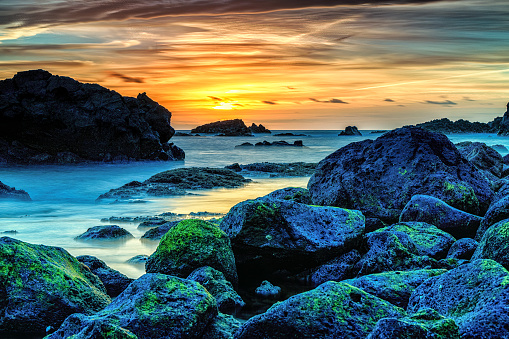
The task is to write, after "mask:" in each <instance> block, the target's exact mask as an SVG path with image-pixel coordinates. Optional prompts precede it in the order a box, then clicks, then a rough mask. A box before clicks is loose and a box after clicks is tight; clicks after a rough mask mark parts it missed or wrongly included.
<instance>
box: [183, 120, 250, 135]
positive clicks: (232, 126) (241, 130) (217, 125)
mask: <svg viewBox="0 0 509 339" xmlns="http://www.w3.org/2000/svg"><path fill="white" fill-rule="evenodd" d="M191 133H203V134H222V135H224V136H233V137H236V136H252V135H253V134H251V130H250V129H249V128H248V127H247V126H246V124H244V121H242V120H241V119H233V120H223V121H216V122H211V123H209V124H205V125H201V126H198V127H196V128H193V129H192V130H191Z"/></svg>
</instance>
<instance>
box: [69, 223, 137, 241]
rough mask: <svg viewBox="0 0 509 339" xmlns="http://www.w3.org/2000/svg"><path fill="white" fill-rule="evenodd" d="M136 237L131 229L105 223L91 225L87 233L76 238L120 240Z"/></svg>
mask: <svg viewBox="0 0 509 339" xmlns="http://www.w3.org/2000/svg"><path fill="white" fill-rule="evenodd" d="M131 238H134V237H133V235H132V234H131V233H129V231H127V230H125V229H123V228H122V227H120V226H117V225H104V226H94V227H90V228H89V229H88V230H87V231H86V232H85V233H83V234H80V235H78V236H77V237H76V238H74V239H76V240H97V239H105V240H119V239H131Z"/></svg>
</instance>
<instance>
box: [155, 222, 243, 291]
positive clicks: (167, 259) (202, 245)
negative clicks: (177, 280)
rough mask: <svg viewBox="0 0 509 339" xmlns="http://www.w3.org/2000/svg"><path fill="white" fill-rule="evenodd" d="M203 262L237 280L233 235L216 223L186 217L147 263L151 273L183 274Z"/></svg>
mask: <svg viewBox="0 0 509 339" xmlns="http://www.w3.org/2000/svg"><path fill="white" fill-rule="evenodd" d="M202 266H210V267H212V268H215V269H216V270H218V271H220V272H222V273H223V274H224V276H225V277H226V279H227V280H228V281H230V282H231V283H232V284H233V285H236V284H237V281H238V277H237V269H236V267H235V257H234V256H233V252H232V249H231V247H230V239H229V238H228V236H227V235H226V234H225V233H224V232H223V231H222V230H221V229H219V227H218V226H216V225H215V224H212V223H209V222H206V221H203V220H198V219H189V220H183V221H181V222H179V223H178V224H177V225H176V226H175V227H173V228H172V229H170V230H169V231H168V232H167V233H166V234H165V235H164V237H163V238H162V239H161V242H160V243H159V246H157V249H156V251H155V252H154V253H153V254H152V255H151V256H150V258H149V259H148V260H147V263H146V265H145V267H146V271H147V273H156V272H157V273H163V274H170V275H175V276H177V277H182V278H185V277H187V276H188V275H189V274H191V272H192V271H194V270H195V269H197V268H200V267H202Z"/></svg>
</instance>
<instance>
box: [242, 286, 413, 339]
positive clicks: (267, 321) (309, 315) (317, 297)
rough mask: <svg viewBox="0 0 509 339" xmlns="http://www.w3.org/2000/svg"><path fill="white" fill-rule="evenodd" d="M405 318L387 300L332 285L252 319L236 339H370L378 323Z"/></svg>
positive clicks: (353, 289)
mask: <svg viewBox="0 0 509 339" xmlns="http://www.w3.org/2000/svg"><path fill="white" fill-rule="evenodd" d="M404 315H406V314H405V311H404V310H403V309H402V308H399V307H397V306H394V305H392V304H390V303H389V302H387V301H385V300H382V299H380V298H377V297H375V296H373V295H371V294H368V293H366V292H364V291H363V290H361V289H358V288H356V287H353V286H351V285H348V284H345V283H342V282H333V281H330V282H326V283H325V284H322V285H320V286H318V287H317V288H315V289H314V290H311V291H308V292H304V293H301V294H297V295H294V296H293V297H290V298H289V299H287V300H285V301H283V302H279V303H276V304H275V305H273V306H272V307H271V308H269V309H268V310H267V312H265V313H263V314H260V315H257V316H254V317H252V318H251V319H249V320H248V321H247V322H246V323H245V324H244V325H242V327H241V328H240V329H239V330H238V332H237V333H235V337H236V338H238V339H247V338H366V337H367V336H368V335H369V333H371V331H372V330H373V328H374V327H375V325H376V323H377V321H378V320H380V319H382V318H386V317H397V318H399V317H401V316H404Z"/></svg>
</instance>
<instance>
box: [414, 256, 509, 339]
mask: <svg viewBox="0 0 509 339" xmlns="http://www.w3.org/2000/svg"><path fill="white" fill-rule="evenodd" d="M508 307H509V272H508V271H507V270H506V269H505V268H504V267H503V266H502V265H500V264H498V263H496V262H495V261H493V260H488V259H481V260H474V261H472V262H470V263H468V264H464V265H461V266H459V267H458V268H455V269H453V270H450V271H449V272H447V273H444V274H442V275H439V276H436V277H432V278H430V279H428V280H426V281H425V282H424V283H422V284H421V285H420V286H419V287H417V288H416V289H415V291H414V292H413V293H412V295H411V297H410V301H409V303H408V308H407V311H408V313H415V312H418V311H419V310H420V309H422V308H432V309H434V310H436V311H438V313H440V314H441V315H443V316H445V317H449V318H451V319H453V320H454V321H455V322H456V324H458V326H459V330H460V335H461V338H462V339H495V338H497V339H507V338H509V331H508V328H509V313H508V312H507V309H508Z"/></svg>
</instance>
